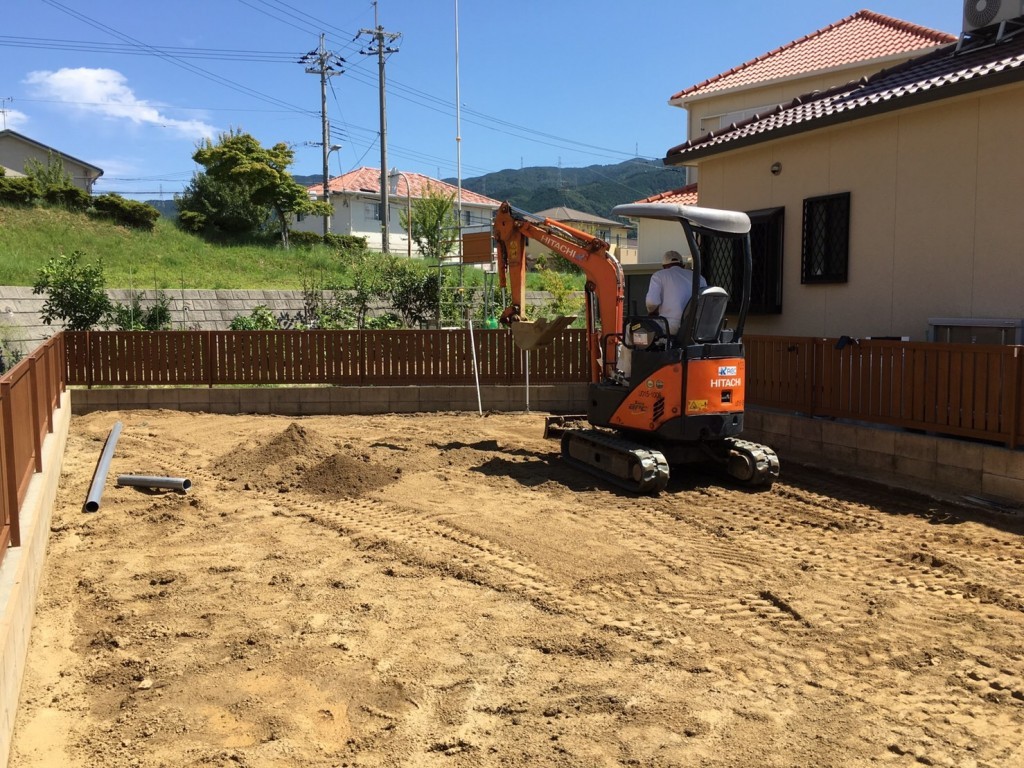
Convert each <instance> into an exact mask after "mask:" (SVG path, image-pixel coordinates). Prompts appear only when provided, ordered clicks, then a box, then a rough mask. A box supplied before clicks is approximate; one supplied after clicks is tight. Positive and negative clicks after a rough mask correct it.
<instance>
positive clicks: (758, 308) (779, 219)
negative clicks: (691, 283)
mask: <svg viewBox="0 0 1024 768" xmlns="http://www.w3.org/2000/svg"><path fill="white" fill-rule="evenodd" d="M747 215H748V216H750V246H751V258H752V262H753V274H752V275H751V285H750V310H749V313H750V314H752V315H779V314H782V266H783V264H784V262H785V259H784V256H785V252H784V247H785V220H786V209H785V207H777V208H764V209H761V210H757V211H751V212H749V213H748V214H747ZM698 242H699V243H700V247H701V264H702V272H703V274H704V279H705V280H707V281H708V285H718V286H721V287H723V288H725V289H726V290H727V291H728V292H729V305H728V306H729V311H730V312H738V311H739V306H740V298H741V297H740V287H741V286H742V284H743V283H742V279H743V241H742V239H741V238H737V237H724V236H716V235H714V234H713V233H709V232H700V233H698Z"/></svg>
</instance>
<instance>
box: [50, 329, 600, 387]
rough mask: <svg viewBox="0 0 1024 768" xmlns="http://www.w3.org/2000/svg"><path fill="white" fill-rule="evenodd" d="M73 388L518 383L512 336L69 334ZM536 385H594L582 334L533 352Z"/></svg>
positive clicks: (521, 363)
mask: <svg viewBox="0 0 1024 768" xmlns="http://www.w3.org/2000/svg"><path fill="white" fill-rule="evenodd" d="M64 336H65V338H66V346H67V360H68V372H67V382H68V384H72V385H83V386H89V387H92V386H110V385H113V386H157V385H193V386H195V385H199V386H210V387H213V386H216V385H220V384H233V385H239V384H243V385H244V384H333V385H338V386H344V385H355V386H368V385H393V386H394V385H399V386H402V385H416V384H473V383H474V381H475V378H474V372H473V364H474V354H473V353H474V349H475V352H476V365H477V369H478V371H479V377H480V382H481V383H484V384H502V383H512V382H514V381H522V379H523V377H524V376H525V371H526V365H527V363H526V361H525V360H524V354H523V351H522V350H520V349H519V348H518V347H516V346H514V344H513V343H512V335H511V334H510V333H509V332H508V331H507V330H504V329H502V330H480V331H474V332H473V334H472V346H471V344H470V332H469V331H468V330H446V331H156V332H138V331H137V332H124V331H78V332H65V333H64ZM529 374H530V381H531V382H536V383H552V382H572V381H589V378H590V364H589V362H588V359H587V346H586V332H585V331H582V330H569V331H566V332H565V333H564V334H563V335H562V336H561V337H559V338H558V339H556V340H555V342H554V343H553V344H551V345H550V346H548V347H544V348H542V349H539V350H534V351H532V352H530V353H529Z"/></svg>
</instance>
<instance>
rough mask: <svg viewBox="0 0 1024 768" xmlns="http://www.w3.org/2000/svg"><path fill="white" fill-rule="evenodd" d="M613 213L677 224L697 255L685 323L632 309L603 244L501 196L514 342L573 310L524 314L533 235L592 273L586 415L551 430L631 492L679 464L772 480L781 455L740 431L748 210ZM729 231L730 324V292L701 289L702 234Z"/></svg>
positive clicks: (529, 339) (587, 466)
mask: <svg viewBox="0 0 1024 768" xmlns="http://www.w3.org/2000/svg"><path fill="white" fill-rule="evenodd" d="M612 213H613V215H618V216H624V217H628V218H652V219H660V220H667V221H675V222H678V223H679V224H680V225H681V227H682V232H681V235H682V237H681V240H682V242H684V243H685V250H684V249H683V248H677V250H679V251H682V252H689V253H690V254H691V256H692V257H693V296H695V297H697V298H696V300H691V301H690V303H689V304H688V305H687V307H686V309H685V311H684V313H683V318H682V322H681V323H680V326H679V331H678V333H676V334H670V333H669V326H668V321H667V320H665V318H663V317H650V316H647V315H644V316H637V317H627V316H625V314H624V307H625V281H624V278H623V273H622V267H621V265H620V264H619V262H618V260H617V259H616V258H615V257H614V255H613V254H612V253H611V248H610V246H609V244H608V243H607V242H605V241H604V240H602V239H600V238H598V237H595V236H594V235H591V234H589V233H587V232H583V231H581V230H578V229H575V228H573V227H570V226H568V225H566V224H563V223H561V222H558V221H555V220H553V219H544V218H540V217H536V216H532V215H530V214H527V213H525V212H523V211H519V210H517V209H515V208H513V207H512V206H511V205H509V204H508V203H507V202H506V203H503V204H502V205H501V207H500V208H499V209H498V212H497V214H496V216H495V219H494V225H493V235H494V237H495V239H496V241H497V243H498V268H499V275H500V285H501V287H502V288H507V289H508V290H509V291H510V294H511V303H510V304H509V306H508V307H507V308H506V309H505V311H504V312H503V313H502V315H501V318H500V319H501V322H502V323H503V324H505V325H507V326H509V327H510V328H511V332H512V336H513V339H514V340H515V343H516V344H517V346H519V347H521V348H523V349H526V350H531V349H536V348H538V347H542V346H544V345H545V344H549V343H550V342H551V341H553V340H554V338H555V337H556V336H558V335H559V334H560V333H561V332H562V331H563V330H564V329H565V328H566V327H568V325H570V324H571V323H572V321H573V320H574V319H575V318H571V317H569V318H567V317H556V318H553V319H550V320H549V319H540V320H536V321H531V320H529V319H528V318H527V317H526V314H525V309H526V268H527V260H526V245H527V243H528V241H529V240H530V239H533V240H535V241H537V242H539V243H541V244H543V245H544V246H545V247H546V248H548V249H549V250H550V251H551V252H552V253H555V254H557V255H559V256H561V257H562V258H564V259H567V260H569V261H571V262H573V263H574V264H576V265H578V266H579V268H580V269H581V270H582V271H583V274H584V275H585V276H586V288H585V295H586V310H585V311H586V326H587V346H588V350H589V354H590V362H591V377H590V385H589V390H588V392H589V397H588V406H587V413H586V414H585V415H579V416H552V417H549V418H548V420H547V424H546V426H545V435H546V436H549V437H559V438H560V439H561V448H562V457H563V459H564V460H565V461H566V462H568V463H569V464H571V465H573V466H575V467H578V468H580V469H583V470H585V471H587V472H589V473H591V474H593V475H596V476H598V477H600V478H603V479H605V480H607V481H609V482H611V483H613V484H615V485H617V486H619V487H621V488H625V489H626V490H629V491H632V492H634V493H658V492H660V491H662V490H664V489H665V487H666V486H667V484H668V480H669V468H670V466H673V465H681V464H694V463H710V464H714V465H716V466H718V467H720V468H721V469H723V470H724V471H725V472H726V473H727V474H728V475H729V476H731V477H732V478H734V479H735V480H737V481H739V482H740V483H742V484H745V485H748V486H759V487H770V486H771V484H772V483H773V482H774V480H775V479H776V478H777V477H778V476H779V459H778V456H777V455H776V454H775V452H774V451H773V450H772V449H771V448H769V447H768V446H766V445H761V444H759V443H754V442H751V441H747V440H743V439H741V438H740V437H739V435H740V433H741V432H742V431H743V409H744V386H745V362H744V356H743V342H742V337H743V326H744V323H745V321H746V316H747V310H748V308H749V305H750V286H751V272H752V264H751V251H750V219H749V217H748V216H747V215H746V214H745V213H740V212H735V211H723V210H716V209H710V208H700V207H697V206H684V205H673V204H667V203H635V204H630V205H620V206H618V207H616V208H615V209H614V210H613V211H612ZM705 237H713V238H724V239H725V240H727V241H730V242H729V245H730V247H728V248H726V249H719V250H720V251H722V250H724V251H727V252H728V253H730V254H735V256H734V258H735V260H736V261H737V262H738V263H737V264H736V265H733V266H734V269H732V270H731V271H730V274H734V275H738V276H739V277H738V279H737V280H736V281H735V282H737V283H738V285H739V292H740V296H739V302H738V316H737V322H736V327H735V328H728V327H726V322H727V318H726V308H727V306H728V304H729V298H730V297H729V294H728V292H727V291H726V290H725V289H724V288H722V287H719V286H712V287H709V288H704V289H703V290H702V289H701V287H700V284H699V281H700V274H701V267H702V263H701V248H700V247H699V242H700V239H701V238H705Z"/></svg>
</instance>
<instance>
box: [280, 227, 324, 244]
mask: <svg viewBox="0 0 1024 768" xmlns="http://www.w3.org/2000/svg"><path fill="white" fill-rule="evenodd" d="M323 242H324V238H323V235H318V234H317V233H316V232H295V231H294V230H293V231H292V232H289V233H288V243H289V244H290V245H298V246H305V247H310V246H314V245H323Z"/></svg>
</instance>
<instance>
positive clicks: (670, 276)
mask: <svg viewBox="0 0 1024 768" xmlns="http://www.w3.org/2000/svg"><path fill="white" fill-rule="evenodd" d="M692 270H693V261H692V259H686V260H685V261H684V259H683V256H682V255H681V254H680V253H679V251H665V255H664V256H663V257H662V259H661V271H659V272H655V273H654V274H653V275H651V285H650V287H649V288H648V289H647V298H646V302H647V312H648V313H649V314H650V316H651V317H658V316H660V317H664V318H665V319H666V320H667V321H668V331H669V334H671V335H672V336H675V335H676V334H677V333H679V324H680V322H681V321H682V319H683V311H684V310H685V309H686V304H687V303H688V302H689V301H690V293H691V292H692V290H693V271H692ZM700 287H701V289H702V290H703V289H704V288H707V287H708V284H707V281H706V280H705V279H704V276H703V275H701V277H700Z"/></svg>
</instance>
